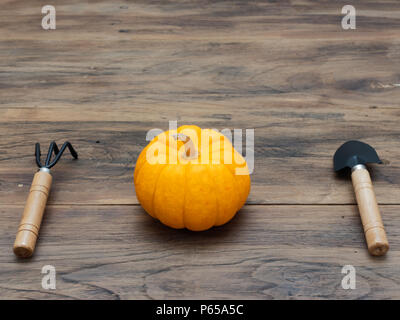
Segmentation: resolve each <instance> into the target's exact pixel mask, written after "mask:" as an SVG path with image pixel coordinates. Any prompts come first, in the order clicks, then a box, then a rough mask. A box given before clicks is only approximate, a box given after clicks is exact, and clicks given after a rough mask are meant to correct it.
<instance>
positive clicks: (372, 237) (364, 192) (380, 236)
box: [351, 165, 389, 256]
mask: <svg viewBox="0 0 400 320" xmlns="http://www.w3.org/2000/svg"><path fill="white" fill-rule="evenodd" d="M351 180H352V182H353V187H354V192H355V194H356V199H357V203H358V208H359V211H360V216H361V221H362V225H363V228H364V234H365V239H366V241H367V246H368V251H369V253H371V254H372V255H374V256H381V255H384V254H385V253H386V252H387V251H388V250H389V242H388V240H387V237H386V232H385V228H384V226H383V223H382V218H381V214H380V212H379V208H378V203H377V201H376V197H375V192H374V189H373V187H372V182H371V177H370V175H369V172H368V170H367V169H366V168H365V166H364V165H357V166H355V167H354V168H353V169H352V173H351Z"/></svg>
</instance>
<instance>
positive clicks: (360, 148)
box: [333, 140, 382, 171]
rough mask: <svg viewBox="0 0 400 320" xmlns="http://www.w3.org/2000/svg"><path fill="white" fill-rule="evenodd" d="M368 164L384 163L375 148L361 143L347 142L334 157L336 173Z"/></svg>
mask: <svg viewBox="0 0 400 320" xmlns="http://www.w3.org/2000/svg"><path fill="white" fill-rule="evenodd" d="M367 163H382V161H381V160H380V159H379V157H378V154H377V153H376V151H375V149H374V148H372V147H371V146H370V145H369V144H366V143H364V142H361V141H356V140H353V141H347V142H346V143H344V144H342V145H341V146H340V148H339V149H337V150H336V152H335V155H334V156H333V165H334V169H335V171H339V170H342V169H344V168H353V167H354V166H356V165H358V164H363V165H365V164H367Z"/></svg>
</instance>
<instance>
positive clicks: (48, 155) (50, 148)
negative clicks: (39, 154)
mask: <svg viewBox="0 0 400 320" xmlns="http://www.w3.org/2000/svg"><path fill="white" fill-rule="evenodd" d="M54 147H56V148H57V149H58V147H57V145H56V143H55V141H52V142H51V143H50V146H49V151H48V152H47V157H46V162H45V164H44V166H45V167H47V166H48V165H49V164H50V160H51V156H52V155H53V150H54ZM55 154H56V155H57V153H56V152H55Z"/></svg>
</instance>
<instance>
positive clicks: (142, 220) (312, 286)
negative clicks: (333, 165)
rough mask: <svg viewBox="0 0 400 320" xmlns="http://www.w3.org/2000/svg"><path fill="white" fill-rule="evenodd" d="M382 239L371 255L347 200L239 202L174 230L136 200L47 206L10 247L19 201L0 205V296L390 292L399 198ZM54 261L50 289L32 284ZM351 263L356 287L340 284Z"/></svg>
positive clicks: (394, 289)
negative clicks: (215, 217) (215, 222)
mask: <svg viewBox="0 0 400 320" xmlns="http://www.w3.org/2000/svg"><path fill="white" fill-rule="evenodd" d="M381 209H382V215H383V219H384V222H385V225H386V228H387V233H388V238H389V241H390V244H391V249H390V251H389V253H388V255H387V256H386V257H384V258H373V257H371V256H370V255H369V254H368V252H367V249H366V247H365V243H364V239H363V232H362V227H361V223H360V220H359V216H358V213H357V208H356V207H355V206H247V207H245V208H244V209H243V210H242V211H241V212H240V213H239V214H238V216H236V217H235V218H234V220H232V221H231V222H230V223H228V224H227V225H225V226H223V227H219V228H214V229H211V230H209V231H207V232H199V233H196V232H189V231H185V230H174V229H170V228H168V227H165V226H163V225H161V224H160V223H158V222H156V221H155V220H153V219H152V218H151V217H149V216H148V215H147V214H146V213H145V212H143V210H142V209H141V208H140V207H138V206H95V207H90V206H89V207H86V206H49V207H48V209H47V212H46V215H45V220H44V224H43V227H42V230H41V235H40V240H39V243H38V247H37V250H36V254H35V256H34V257H33V258H32V259H31V260H23V261H19V260H17V259H16V258H15V257H14V255H13V253H12V251H11V247H12V243H13V240H14V236H15V230H16V228H17V225H18V221H19V215H20V214H21V211H22V207H20V206H0V269H1V270H2V277H0V296H3V297H9V298H56V299H64V298H68V299H69V298H72V299H74V298H82V299H86V298H101V299H103V298H108V299H119V298H121V299H126V298H140V299H148V298H168V299H169V298H177V299H180V298H204V297H207V298H210V299H212V298H231V299H232V298H237V299H244V298H246V299H247V298H255V299H271V298H280V299H291V298H296V299H304V298H318V299H328V298H329V299H332V298H346V299H349V298H350V299H353V298H361V299H372V298H379V299H384V298H399V297H400V295H399V292H400V290H399V289H400V277H399V273H398V272H397V266H398V259H399V257H400V251H399V248H400V237H399V234H398V232H397V230H398V229H399V227H400V222H399V219H397V216H398V209H399V207H398V206H382V208H381ZM46 264H50V265H53V266H55V267H56V271H57V290H55V291H46V290H43V289H42V288H41V277H42V275H41V273H40V271H41V268H42V267H43V266H44V265H46ZM346 264H351V265H353V266H355V268H356V274H357V283H356V286H357V289H356V290H343V289H342V288H341V279H342V277H343V275H342V274H341V268H342V267H343V265H346Z"/></svg>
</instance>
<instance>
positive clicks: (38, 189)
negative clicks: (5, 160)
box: [14, 141, 78, 258]
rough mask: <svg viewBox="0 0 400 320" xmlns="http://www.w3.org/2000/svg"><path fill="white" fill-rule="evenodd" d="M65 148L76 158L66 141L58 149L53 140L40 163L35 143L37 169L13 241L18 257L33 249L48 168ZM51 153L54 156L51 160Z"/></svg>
mask: <svg viewBox="0 0 400 320" xmlns="http://www.w3.org/2000/svg"><path fill="white" fill-rule="evenodd" d="M66 148H68V149H69V151H70V152H71V154H72V156H73V157H74V158H75V159H78V154H77V153H76V151H75V150H74V148H73V147H72V145H71V144H70V143H69V142H68V141H67V142H65V143H64V144H63V145H62V147H61V149H59V148H58V147H57V144H56V143H55V142H54V141H53V142H52V143H50V147H49V151H48V153H47V157H46V162H45V163H44V165H42V163H41V162H40V156H41V154H40V144H39V143H36V148H35V157H36V164H37V165H38V167H39V171H38V172H36V174H35V176H34V178H33V181H32V185H31V189H30V192H29V196H28V200H27V202H26V205H25V209H24V213H23V216H22V219H21V223H20V224H19V227H18V232H17V236H16V239H15V242H14V253H15V255H17V256H18V257H22V258H27V257H30V256H32V254H33V251H34V250H35V245H36V240H37V237H38V235H39V229H40V224H41V222H42V217H43V213H44V210H45V208H46V203H47V198H48V196H49V193H50V188H51V183H52V180H53V179H52V176H51V174H50V169H51V168H52V167H54V166H55V165H56V163H57V162H58V161H59V160H60V158H61V156H62V154H63V153H64V151H65V149H66ZM53 153H54V157H53V160H52V156H53Z"/></svg>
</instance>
